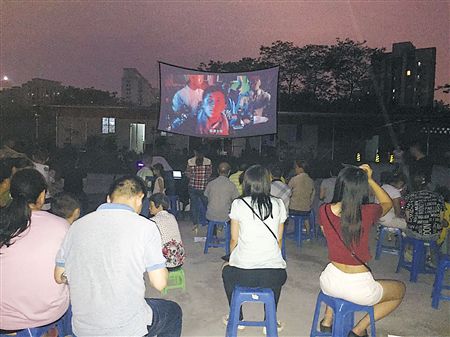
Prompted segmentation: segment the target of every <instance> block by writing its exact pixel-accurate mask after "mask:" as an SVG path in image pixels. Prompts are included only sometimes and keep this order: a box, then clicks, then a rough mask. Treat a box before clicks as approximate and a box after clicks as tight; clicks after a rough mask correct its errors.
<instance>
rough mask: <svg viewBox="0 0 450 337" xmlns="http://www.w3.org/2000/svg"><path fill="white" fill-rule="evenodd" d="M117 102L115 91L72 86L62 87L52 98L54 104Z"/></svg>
mask: <svg viewBox="0 0 450 337" xmlns="http://www.w3.org/2000/svg"><path fill="white" fill-rule="evenodd" d="M118 103H119V99H118V98H117V97H116V93H110V92H109V91H103V90H98V89H94V88H75V87H72V86H68V87H64V89H62V90H61V92H60V94H59V95H58V96H56V97H55V100H54V104H64V105H116V104H118Z"/></svg>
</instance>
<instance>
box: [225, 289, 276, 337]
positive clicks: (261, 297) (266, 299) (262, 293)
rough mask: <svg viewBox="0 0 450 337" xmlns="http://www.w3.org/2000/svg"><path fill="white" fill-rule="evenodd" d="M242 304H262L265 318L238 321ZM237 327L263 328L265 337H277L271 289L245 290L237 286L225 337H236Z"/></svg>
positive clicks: (232, 298) (273, 299)
mask: <svg viewBox="0 0 450 337" xmlns="http://www.w3.org/2000/svg"><path fill="white" fill-rule="evenodd" d="M244 302H262V303H264V309H265V313H266V314H265V318H264V320H263V321H244V320H242V321H241V320H239V313H240V310H241V306H242V304H243V303H244ZM238 325H242V326H265V327H266V331H267V336H269V337H278V331H277V312H276V307H275V298H274V295H273V291H272V289H267V288H246V287H239V286H237V287H236V288H234V291H233V296H232V297H231V306H230V316H229V319H228V325H227V332H226V335H225V336H226V337H235V336H237V329H238Z"/></svg>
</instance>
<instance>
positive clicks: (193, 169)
mask: <svg viewBox="0 0 450 337" xmlns="http://www.w3.org/2000/svg"><path fill="white" fill-rule="evenodd" d="M194 153H195V156H194V157H192V158H190V159H189V160H188V163H187V167H186V176H187V178H188V179H189V185H188V186H189V187H188V189H189V198H190V206H191V213H192V221H193V223H194V230H196V229H197V228H198V226H199V225H200V221H201V220H202V219H201V214H200V212H201V211H202V210H204V211H206V204H207V201H206V199H205V196H204V192H205V188H206V184H207V183H208V180H209V178H210V177H211V173H212V164H211V160H210V159H209V158H206V157H205V155H204V150H203V148H201V147H199V148H198V149H196V150H195V151H194Z"/></svg>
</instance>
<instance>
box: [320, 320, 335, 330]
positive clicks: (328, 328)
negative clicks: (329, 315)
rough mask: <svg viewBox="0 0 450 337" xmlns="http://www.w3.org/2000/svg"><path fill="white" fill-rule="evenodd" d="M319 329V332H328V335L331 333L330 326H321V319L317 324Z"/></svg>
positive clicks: (331, 328)
mask: <svg viewBox="0 0 450 337" xmlns="http://www.w3.org/2000/svg"><path fill="white" fill-rule="evenodd" d="M319 329H320V332H329V333H331V332H333V327H332V326H325V325H323V319H322V320H321V321H320V323H319Z"/></svg>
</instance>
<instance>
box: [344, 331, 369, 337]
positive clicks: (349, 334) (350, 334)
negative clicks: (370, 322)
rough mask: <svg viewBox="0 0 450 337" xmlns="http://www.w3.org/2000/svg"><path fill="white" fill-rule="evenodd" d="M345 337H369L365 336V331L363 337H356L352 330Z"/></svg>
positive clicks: (358, 336) (357, 336)
mask: <svg viewBox="0 0 450 337" xmlns="http://www.w3.org/2000/svg"><path fill="white" fill-rule="evenodd" d="M347 337H369V335H368V334H367V330H366V331H365V332H364V335H361V336H360V335H357V334H355V333H354V332H353V330H350V332H349V333H348V335H347Z"/></svg>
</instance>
